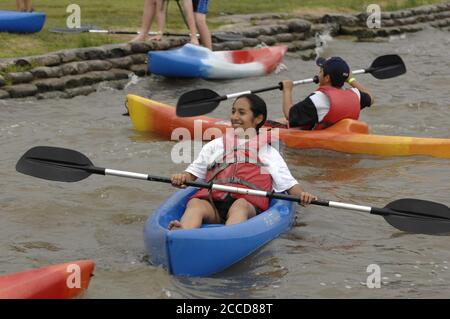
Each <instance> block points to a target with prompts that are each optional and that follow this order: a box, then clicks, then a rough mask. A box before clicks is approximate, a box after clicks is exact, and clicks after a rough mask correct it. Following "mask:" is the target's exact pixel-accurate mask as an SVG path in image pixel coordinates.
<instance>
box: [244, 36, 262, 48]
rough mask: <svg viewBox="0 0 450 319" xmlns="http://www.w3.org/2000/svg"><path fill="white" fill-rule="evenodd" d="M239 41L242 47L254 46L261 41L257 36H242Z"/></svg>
mask: <svg viewBox="0 0 450 319" xmlns="http://www.w3.org/2000/svg"><path fill="white" fill-rule="evenodd" d="M241 42H242V44H243V45H244V47H255V46H257V45H258V44H260V43H261V41H260V40H259V39H257V38H242V40H241Z"/></svg>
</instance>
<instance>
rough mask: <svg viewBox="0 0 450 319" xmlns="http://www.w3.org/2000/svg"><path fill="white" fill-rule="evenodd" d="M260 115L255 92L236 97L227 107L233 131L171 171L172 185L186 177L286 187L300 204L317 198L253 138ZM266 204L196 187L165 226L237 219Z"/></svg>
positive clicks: (263, 117)
mask: <svg viewBox="0 0 450 319" xmlns="http://www.w3.org/2000/svg"><path fill="white" fill-rule="evenodd" d="M266 117H267V108H266V104H265V102H264V101H263V100H262V99H261V98H260V97H258V96H257V95H255V94H246V95H242V96H240V97H238V98H237V99H236V100H235V102H234V104H233V108H232V110H231V118H230V121H231V124H232V127H233V129H234V130H232V131H233V133H232V134H229V133H228V134H224V136H223V137H220V138H217V139H214V140H212V141H211V142H209V143H207V144H206V145H205V146H204V147H203V148H202V150H201V151H200V154H199V156H198V158H197V159H196V160H195V161H194V162H193V163H192V164H191V165H189V166H188V168H187V169H186V170H185V171H184V172H183V173H180V174H175V175H173V176H172V184H173V185H174V186H177V187H183V185H184V184H185V183H186V182H187V181H194V180H195V179H197V178H201V179H205V181H206V182H211V181H212V182H213V183H218V184H224V185H232V186H238V187H244V188H251V189H259V190H263V191H266V192H271V191H275V192H284V191H287V192H288V193H289V194H291V195H295V196H298V198H299V199H300V201H301V204H302V205H307V204H309V203H311V201H312V200H314V199H317V198H316V197H315V196H313V195H311V194H309V193H307V192H304V191H303V190H302V189H301V187H300V185H299V184H298V182H297V180H296V179H295V178H293V177H292V175H291V173H290V171H289V168H288V167H287V165H286V163H285V161H284V160H283V158H282V157H281V155H280V153H279V152H278V151H277V150H276V149H275V148H273V147H272V146H271V145H270V142H267V141H264V139H263V138H258V137H259V135H258V132H259V129H260V128H261V126H262V125H263V124H264V122H265V120H266ZM244 131H245V135H244V134H243V132H244ZM266 140H267V139H266ZM251 150H253V152H252V151H251ZM268 207H269V199H268V198H266V197H260V196H250V195H242V194H230V193H225V192H220V191H215V190H213V191H211V192H210V191H208V190H206V189H201V190H199V191H198V192H197V193H195V194H194V195H193V196H192V198H191V199H190V200H189V202H188V203H187V207H186V210H185V212H184V214H183V216H182V218H181V220H180V221H178V220H173V221H171V222H170V223H169V226H168V229H192V228H198V227H200V226H201V225H202V223H208V224H216V223H225V224H226V225H231V224H238V223H241V222H243V221H246V220H247V219H249V218H251V217H253V216H255V215H257V214H258V213H260V212H263V211H265V210H267V209H268Z"/></svg>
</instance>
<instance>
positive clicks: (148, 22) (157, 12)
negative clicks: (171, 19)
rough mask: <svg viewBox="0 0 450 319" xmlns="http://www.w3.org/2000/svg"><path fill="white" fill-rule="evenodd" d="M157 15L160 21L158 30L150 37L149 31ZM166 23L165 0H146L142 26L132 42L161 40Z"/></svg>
mask: <svg viewBox="0 0 450 319" xmlns="http://www.w3.org/2000/svg"><path fill="white" fill-rule="evenodd" d="M155 16H156V21H157V23H158V32H157V35H155V36H154V37H151V38H149V37H148V32H149V31H150V28H151V26H152V23H153V18H154V17H155ZM165 24H166V15H165V7H164V0H145V2H144V14H143V15H142V26H141V30H140V31H139V35H138V36H136V37H135V38H134V39H133V40H131V42H135V41H147V39H148V40H155V41H159V40H161V37H162V33H163V30H164V25H165Z"/></svg>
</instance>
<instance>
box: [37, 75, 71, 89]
mask: <svg viewBox="0 0 450 319" xmlns="http://www.w3.org/2000/svg"><path fill="white" fill-rule="evenodd" d="M33 84H34V85H36V87H37V88H38V90H39V92H47V91H58V90H64V89H65V87H66V81H65V80H64V78H53V79H43V80H37V81H34V82H33Z"/></svg>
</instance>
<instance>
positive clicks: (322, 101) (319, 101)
mask: <svg viewBox="0 0 450 319" xmlns="http://www.w3.org/2000/svg"><path fill="white" fill-rule="evenodd" d="M350 90H352V91H353V92H355V93H356V94H357V95H358V100H359V99H361V94H360V92H359V90H358V89H355V88H351V89H350ZM309 98H310V99H311V101H312V102H313V104H314V106H315V107H316V110H317V118H318V120H319V122H321V121H322V120H323V118H324V117H325V115H327V114H328V112H329V111H330V99H329V98H328V96H327V95H326V94H325V93H323V92H320V91H315V92H314V94H312V95H311V96H310V97H309Z"/></svg>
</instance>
